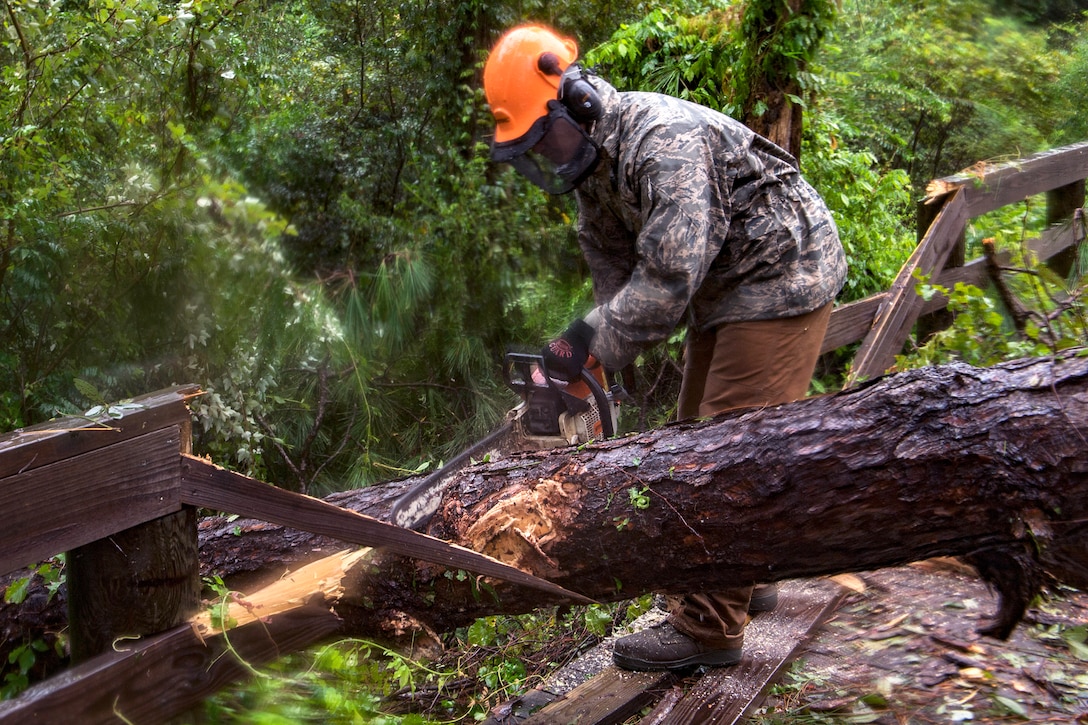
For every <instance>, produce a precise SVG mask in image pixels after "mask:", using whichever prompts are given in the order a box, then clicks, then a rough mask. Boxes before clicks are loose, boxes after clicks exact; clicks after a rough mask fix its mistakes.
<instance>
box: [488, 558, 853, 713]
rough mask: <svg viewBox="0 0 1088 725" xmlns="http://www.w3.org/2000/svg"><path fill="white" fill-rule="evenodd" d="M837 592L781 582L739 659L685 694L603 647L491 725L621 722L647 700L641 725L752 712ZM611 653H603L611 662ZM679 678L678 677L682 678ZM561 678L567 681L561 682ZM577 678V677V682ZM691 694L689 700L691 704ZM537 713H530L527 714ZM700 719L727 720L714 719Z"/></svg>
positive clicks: (823, 584) (672, 681)
mask: <svg viewBox="0 0 1088 725" xmlns="http://www.w3.org/2000/svg"><path fill="white" fill-rule="evenodd" d="M843 595H844V592H843V590H842V587H840V586H839V585H837V584H835V583H834V582H832V581H830V580H826V579H814V580H796V581H793V580H791V581H787V582H782V583H781V584H780V585H779V604H778V607H777V608H776V609H775V611H773V612H766V613H763V614H759V615H758V616H756V617H754V618H753V619H752V621H751V622H750V623H749V625H748V627H747V629H746V630H745V635H744V639H745V647H744V657H743V658H742V660H741V662H740V663H739V664H738V665H736V666H733V667H723V668H707V669H698V670H696V673H698V672H703V673H704V674H703V675H702V677H701V678H700V679H699V680H698V681H697V682H696V683H695V684H694V685H693V686H692V689H691V691H690V692H689V693H688V694H686V695H684V694H683V692H682V686H683V685H684V684H685V683H687V682H690V679H691V678H690V676H686V678H685V679H681V678H680V675H679V674H677V673H667V672H629V671H627V670H623V669H620V668H618V667H616V666H614V665H611V664H605V663H604V662H602V661H601V658H600V652H598V651H597V650H598V649H599V648H600V647H607V645H601V646H599V647H598V648H595V649H594V650H593V651H591V652H590V653H588V654H587V655H586V658H587V659H588V660H589V663H588V664H587V665H584V666H580V665H579V663H577V662H576V663H573V664H572V665H568V667H567V668H566V669H569V670H572V671H577V672H578V673H580V675H581V676H588V677H590V678H591V679H588V680H586V681H584V682H582V684H580V685H578V686H576V687H571V688H570V689H565V688H564V687H562V686H557V684H558V683H555V682H552V684H549V682H551V680H553V679H555V678H554V677H553V678H549V680H548V681H546V682H545V683H544V686H543V687H542V688H540V689H537V690H534V691H532V692H531V693H529V694H527V695H525V696H522V697H520V698H517V699H515V700H512V701H511V702H510V703H507V704H506V705H504V706H501V707H499V708H496V709H495V710H494V711H493V712H492V713H491V715H492V716H491V718H490V719H489V720H488V721H487V723H489V725H504V724H505V725H512V724H514V723H519V724H521V725H565V724H566V723H573V722H577V723H579V725H603V724H605V723H619V722H624V721H625V720H627V719H628V718H630V717H631V716H632V715H633V714H635V713H637V712H639V711H640V710H642V709H643V708H645V707H647V706H648V705H650V704H651V703H654V702H655V701H656V703H657V704H656V705H655V706H654V707H653V709H652V710H651V711H650V713H649V714H648V715H646V716H645V717H644V718H643V719H642V720H641V723H640V725H658V724H659V723H677V722H685V719H684V718H687V717H689V716H692V713H693V712H695V713H698V712H702V711H704V710H707V709H709V710H711V711H712V714H713V716H714V718H716V717H718V716H721V717H729V709H730V708H733V709H735V710H737V711H738V712H742V713H743V712H750V711H751V710H752V709H753V708H754V707H756V706H757V705H758V704H759V702H760V700H761V698H762V692H763V690H764V689H765V688H766V685H767V684H768V682H769V681H770V680H771V679H772V678H773V677H775V676H777V674H778V673H779V672H781V671H782V669H783V668H784V667H785V666H786V664H788V662H789V660H790V659H791V658H792V657H793V656H794V655H795V654H796V652H797V650H798V648H799V647H800V646H801V645H802V644H803V642H804V640H805V639H806V638H807V636H808V635H809V633H810V632H811V631H813V630H814V629H815V628H816V627H817V626H818V625H819V624H820V622H822V621H823V619H824V618H825V617H826V616H827V615H828V613H829V612H831V611H833V610H834V608H835V607H837V606H838V604H839V602H840V601H841V599H842V597H843ZM610 652H611V650H610V648H609V649H608V652H607V653H606V654H607V656H608V658H609V659H608V662H611V654H610ZM681 674H683V673H681ZM558 679H559V680H560V681H566V680H569V679H570V678H569V677H559V678H558ZM578 679H580V677H579V678H578ZM693 697H694V699H692V698H693ZM536 708H539V709H538V710H537V711H536V712H535V713H533V712H532V710H534V709H536ZM700 721H701V722H710V721H713V722H724V721H723V720H717V719H713V718H712V719H711V720H700Z"/></svg>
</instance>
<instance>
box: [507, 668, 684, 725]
mask: <svg viewBox="0 0 1088 725" xmlns="http://www.w3.org/2000/svg"><path fill="white" fill-rule="evenodd" d="M675 681H676V675H674V674H672V673H669V672H629V671H627V670H621V669H620V668H619V667H616V666H614V665H613V666H609V667H607V668H606V669H605V670H604V671H603V672H601V674H599V675H597V676H596V677H594V678H593V679H591V680H589V681H587V682H584V683H582V684H581V685H579V686H578V687H576V688H574V689H573V690H571V691H570V692H568V693H567V694H566V695H564V696H563V697H562V698H560V699H558V700H555V701H553V702H551V703H549V704H548V705H547V706H545V707H544V708H543V709H541V710H539V711H538V712H536V713H535V714H533V715H530V716H529V717H528V718H527V719H526V720H524V721H523V722H524V723H525V725H568V724H569V723H578V724H579V725H612V724H613V723H622V722H624V721H625V720H627V719H628V718H629V717H631V716H632V715H635V714H636V713H638V711H639V710H641V709H642V708H644V707H646V706H647V705H649V704H651V703H653V702H654V701H655V700H656V699H657V698H658V697H659V694H658V692H655V691H664V690H666V689H667V688H669V687H670V686H671V685H672V683H673V682H675Z"/></svg>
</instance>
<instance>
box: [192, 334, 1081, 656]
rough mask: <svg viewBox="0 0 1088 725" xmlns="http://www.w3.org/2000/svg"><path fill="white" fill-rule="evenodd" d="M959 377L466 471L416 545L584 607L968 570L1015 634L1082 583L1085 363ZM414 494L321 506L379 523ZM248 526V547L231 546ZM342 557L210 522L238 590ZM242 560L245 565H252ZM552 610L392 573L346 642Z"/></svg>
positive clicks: (438, 575)
mask: <svg viewBox="0 0 1088 725" xmlns="http://www.w3.org/2000/svg"><path fill="white" fill-rule="evenodd" d="M1080 355H1081V353H1075V352H1074V353H1067V354H1065V355H1063V356H1061V357H1058V358H1047V359H1026V360H1019V361H1014V362H1011V363H1007V364H1003V365H999V366H997V367H994V368H988V369H980V368H974V367H971V366H968V365H963V364H951V365H946V366H940V367H933V368H925V369H921V370H913V371H908V372H903V373H899V374H896V375H890V376H886V377H883V378H880V379H877V380H874V381H871V382H869V383H866V384H863V385H860V386H858V387H856V388H853V389H851V390H849V391H845V392H841V393H836V394H833V395H826V396H821V397H815V398H809V399H807V400H803V401H799V402H796V403H791V404H787V405H781V406H776V407H770V408H763V409H747V410H740V411H736V412H733V413H727V414H724V415H722V416H719V417H716V418H713V419H711V420H707V421H701V422H692V423H683V424H675V425H671V426H667V427H664V428H661V429H658V430H654V431H651V432H648V433H644V434H640V435H636V436H631V437H627V438H621V439H616V440H612V441H608V442H604V443H597V444H593V445H590V446H585V447H582V448H577V449H560V450H555V451H550V452H545V453H532V454H520V455H515V456H511V457H507V458H505V459H502V460H499V461H495V462H491V463H487V464H482V465H478V466H475V467H472V468H468V469H465V470H464V471H461V472H460V473H459V474H457V475H456V476H455V478H454V480H453V483H452V486H451V488H450V489H449V491H448V492H447V494H446V496H445V498H444V500H443V505H442V508H441V509H440V510H439V512H438V513H437V514H436V515H435V517H434V518H433V519H432V521H431V522H430V524H429V526H428V533H430V534H432V535H435V536H439V537H441V538H444V539H447V540H451V541H454V542H456V543H460V544H463V545H466V546H469V547H471V548H473V549H476V550H477V551H481V552H484V553H487V554H491V555H492V556H495V557H496V558H499V559H501V560H503V561H506V562H508V563H512V564H514V565H515V566H519V567H521V568H523V569H526V570H528V571H531V572H533V573H534V574H537V575H539V576H543V577H545V578H547V579H550V580H552V581H554V582H556V583H557V584H560V585H561V586H563V587H566V588H568V589H572V590H574V591H578V592H581V593H583V594H586V595H587V596H590V597H592V598H595V599H597V600H601V601H605V600H619V599H625V598H629V597H633V596H637V595H639V594H642V593H645V592H648V591H666V592H672V593H683V592H689V591H707V590H713V589H715V588H720V587H723V586H728V585H732V584H738V583H742V582H758V581H772V580H779V579H787V578H796V577H812V576H820V575H827V574H835V573H841V572H848V571H864V570H870V569H875V568H880V567H886V566H896V565H900V564H905V563H908V562H911V561H915V560H919V559H925V558H928V557H933V556H962V557H965V558H966V559H967V560H968V561H969V562H971V563H972V564H974V565H975V566H976V567H977V568H978V569H979V571H980V574H981V575H982V576H983V577H984V578H985V579H987V580H988V581H990V582H991V583H992V584H993V585H994V586H995V587H996V588H997V590H998V592H999V594H1000V595H1001V606H1000V611H999V612H998V613H997V617H996V619H995V620H994V622H993V623H992V624H991V625H990V626H989V627H988V628H987V629H986V630H984V631H985V632H986V633H988V634H991V635H995V636H998V637H1004V636H1007V635H1008V634H1009V633H1010V632H1011V630H1012V629H1013V628H1014V627H1015V625H1016V623H1017V622H1018V621H1019V620H1020V617H1021V616H1022V614H1023V611H1024V608H1025V607H1026V606H1027V604H1028V602H1029V601H1030V599H1031V598H1032V596H1034V594H1035V593H1036V592H1037V591H1038V590H1039V589H1040V587H1042V586H1044V585H1046V584H1049V583H1053V582H1055V581H1057V582H1062V583H1064V584H1067V585H1070V586H1074V587H1078V588H1084V587H1088V475H1086V472H1088V440H1086V438H1085V435H1086V433H1085V432H1086V431H1088V358H1086V357H1081V356H1080ZM412 483H413V481H412V480H411V479H408V480H404V481H400V482H392V483H389V484H386V485H383V486H377V487H373V488H370V489H365V490H361V491H353V492H349V493H345V494H338V495H336V496H333V497H330V500H332V501H333V502H335V503H338V504H340V505H343V506H346V507H347V508H352V509H355V510H359V511H361V512H363V513H368V514H370V515H376V516H383V515H385V514H386V513H387V511H388V508H389V506H390V505H391V503H392V501H393V500H395V498H396V496H397V495H399V493H401V492H403V491H404V490H405V489H407V488H408V487H409V486H410V485H411V484H412ZM239 525H243V526H244V528H245V529H246V530H245V533H244V534H243V535H241V536H238V535H236V533H237V532H236V530H235V528H236V527H237V526H239ZM338 548H340V546H339V545H338V544H337V542H332V541H327V540H324V539H321V538H320V537H315V536H308V535H300V534H298V533H297V532H291V531H289V530H284V529H279V528H277V527H269V526H267V525H264V526H254V527H253V528H252V529H250V528H249V527H247V526H245V525H244V524H242V523H241V522H234V523H233V524H227V523H225V522H222V521H215V520H209V521H206V522H205V523H204V525H203V526H202V547H201V555H202V560H203V561H204V562H205V566H207V567H209V569H210V570H211V571H216V572H219V573H220V574H222V575H223V576H224V577H225V578H226V579H227V581H228V583H231V584H232V585H234V584H237V583H238V582H240V581H241V580H242V579H243V578H244V577H247V576H252V575H256V574H258V573H259V572H260V571H265V572H267V571H269V570H273V571H275V573H277V574H279V573H281V572H282V570H283V567H284V566H285V564H286V563H289V562H292V561H294V562H298V561H300V560H301V559H303V558H306V557H311V558H312V557H316V556H318V555H321V554H323V553H330V552H331V551H333V550H336V549H338ZM247 562H248V563H247ZM551 603H557V602H555V601H549V600H547V599H546V598H544V597H542V596H541V595H540V594H539V593H537V592H532V591H528V590H525V589H522V588H520V587H517V586H514V585H509V584H506V583H503V582H478V581H476V579H475V578H474V577H472V576H465V575H463V574H459V573H455V572H449V571H445V570H443V569H442V568H441V567H436V566H432V565H427V564H422V563H417V562H413V561H410V560H406V559H404V558H402V557H395V556H378V557H377V558H374V559H372V560H370V561H369V562H368V563H367V565H366V566H365V567H360V568H357V569H356V570H355V573H353V574H350V575H349V577H348V579H347V580H346V581H345V593H344V596H343V597H342V598H341V599H340V600H339V603H338V604H337V606H336V611H337V613H338V614H339V615H340V616H341V617H343V619H344V631H345V633H351V634H363V633H365V634H367V635H368V636H381V635H382V634H391V633H393V630H396V629H397V628H402V629H403V628H408V629H412V628H416V627H422V628H424V629H431V630H435V631H448V630H450V629H452V628H454V627H457V626H461V625H464V624H467V623H469V622H471V621H472V620H473V619H474V618H476V617H478V616H483V615H486V614H491V613H495V612H500V611H503V612H508V613H518V612H526V611H530V610H532V609H533V608H536V607H540V606H544V605H547V604H551Z"/></svg>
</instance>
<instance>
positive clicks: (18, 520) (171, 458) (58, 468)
mask: <svg viewBox="0 0 1088 725" xmlns="http://www.w3.org/2000/svg"><path fill="white" fill-rule="evenodd" d="M181 441H182V434H181V430H180V429H179V427H178V426H177V425H174V426H171V427H169V428H163V429H161V430H156V431H154V432H152V433H148V434H147V435H143V436H140V437H138V438H132V439H130V440H127V441H123V442H121V443H116V444H114V445H111V446H106V447H104V448H99V449H97V450H93V451H91V452H90V453H86V454H83V455H81V456H79V457H77V458H68V459H65V460H62V461H58V462H56V463H52V464H49V465H47V466H41V467H39V468H34V469H32V470H29V471H26V472H24V473H18V474H16V475H14V476H8V477H6V478H2V479H0V516H3V519H4V525H3V527H0V573H7V572H9V571H12V570H14V569H17V568H19V567H23V566H27V565H29V564H33V563H34V562H37V561H41V560H42V559H45V558H48V557H50V556H52V555H54V554H57V553H60V552H62V551H68V550H70V549H74V548H76V547H78V546H83V545H84V544H89V543H91V542H92V541H96V540H98V539H103V538H105V537H107V536H109V535H110V534H114V533H117V532H118V531H123V530H125V529H128V528H130V527H132V526H136V525H137V524H142V523H144V522H146V521H151V520H153V519H157V518H159V517H161V516H166V515H167V514H170V513H174V512H175V511H180V510H181V501H180V498H179V494H178V481H179V478H180V474H181V470H180V457H179V449H180V447H181Z"/></svg>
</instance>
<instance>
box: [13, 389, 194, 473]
mask: <svg viewBox="0 0 1088 725" xmlns="http://www.w3.org/2000/svg"><path fill="white" fill-rule="evenodd" d="M199 391H200V388H199V387H198V386H196V385H179V386H176V387H173V388H167V389H165V390H160V391H158V392H154V393H149V394H147V395H142V396H140V397H138V398H134V399H133V400H131V401H128V402H122V403H116V404H114V406H113V415H112V416H111V415H108V414H102V415H98V416H95V417H89V418H83V417H78V416H73V417H67V418H61V419H58V420H52V421H49V422H47V423H42V424H40V425H35V426H30V427H28V428H20V429H19V430H16V431H13V432H11V433H6V434H4V435H0V478H4V477H6V476H12V475H15V474H16V473H21V472H25V471H29V470H31V469H34V468H39V467H41V466H47V465H49V464H50V463H55V462H57V461H60V460H63V459H65V458H71V457H72V456H77V455H79V454H81V453H86V452H88V451H92V450H95V449H96V448H102V447H104V446H109V445H113V444H114V443H120V442H121V441H125V440H129V439H130V438H134V437H136V436H140V435H145V434H146V433H150V432H151V431H153V430H157V429H159V428H167V427H173V426H179V427H181V428H183V429H185V430H186V431H188V427H189V421H190V414H189V409H188V407H187V406H186V405H185V401H186V400H188V399H190V398H192V397H193V396H195V395H199V394H200V392H199ZM186 439H188V436H186Z"/></svg>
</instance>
